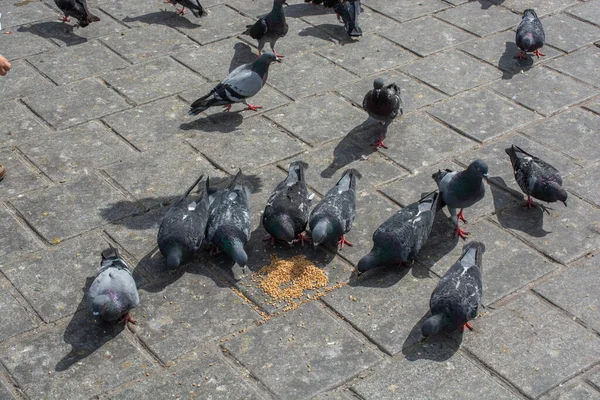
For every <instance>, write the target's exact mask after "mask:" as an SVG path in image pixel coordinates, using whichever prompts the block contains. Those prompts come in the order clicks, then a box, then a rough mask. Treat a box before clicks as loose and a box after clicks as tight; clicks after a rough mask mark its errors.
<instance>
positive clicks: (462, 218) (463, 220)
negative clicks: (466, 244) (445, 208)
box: [456, 208, 467, 223]
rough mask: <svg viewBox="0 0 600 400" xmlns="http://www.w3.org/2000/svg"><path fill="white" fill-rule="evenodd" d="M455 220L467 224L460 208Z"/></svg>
mask: <svg viewBox="0 0 600 400" xmlns="http://www.w3.org/2000/svg"><path fill="white" fill-rule="evenodd" d="M456 218H457V220H462V222H464V223H467V220H466V219H465V216H464V215H463V209H462V208H461V209H460V211H459V212H458V214H457V215H456Z"/></svg>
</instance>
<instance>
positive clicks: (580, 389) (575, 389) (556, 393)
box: [541, 383, 600, 400]
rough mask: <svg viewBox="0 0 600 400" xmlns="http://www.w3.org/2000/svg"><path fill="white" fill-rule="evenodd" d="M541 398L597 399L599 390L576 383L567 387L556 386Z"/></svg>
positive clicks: (559, 399) (558, 399)
mask: <svg viewBox="0 0 600 400" xmlns="http://www.w3.org/2000/svg"><path fill="white" fill-rule="evenodd" d="M541 399H544V400H545V399H557V400H599V399H600V392H598V391H596V390H594V389H592V388H591V387H589V386H587V385H585V384H582V383H578V384H576V385H574V386H571V387H568V388H560V387H559V388H557V389H555V390H553V391H551V392H550V393H548V394H547V395H545V396H543V397H541Z"/></svg>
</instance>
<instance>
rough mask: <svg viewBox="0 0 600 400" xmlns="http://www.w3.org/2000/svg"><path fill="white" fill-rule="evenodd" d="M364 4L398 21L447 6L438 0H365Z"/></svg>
mask: <svg viewBox="0 0 600 400" xmlns="http://www.w3.org/2000/svg"><path fill="white" fill-rule="evenodd" d="M364 4H365V5H367V6H369V7H371V8H374V9H375V10H377V11H379V12H380V13H382V14H386V15H388V16H390V17H392V18H394V19H397V20H398V21H406V20H409V19H413V18H417V17H420V16H422V15H426V14H431V13H434V12H437V11H440V10H443V9H445V8H448V5H447V4H445V3H444V2H442V1H439V0H422V1H419V2H416V3H412V2H411V3H400V2H391V3H390V2H388V1H386V0H367V1H365V2H364Z"/></svg>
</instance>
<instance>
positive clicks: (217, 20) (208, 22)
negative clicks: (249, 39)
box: [169, 5, 268, 45]
mask: <svg viewBox="0 0 600 400" xmlns="http://www.w3.org/2000/svg"><path fill="white" fill-rule="evenodd" d="M210 12H211V13H212V14H211V15H210V17H209V18H203V19H202V20H201V21H202V22H201V25H196V24H193V25H188V24H186V25H180V24H176V22H175V20H170V21H169V22H171V25H172V26H174V27H175V28H177V29H178V30H179V31H181V32H182V33H184V34H185V35H187V36H189V37H191V38H192V39H194V40H195V41H197V42H198V43H200V44H202V45H205V44H207V43H212V42H215V41H217V40H220V39H225V38H228V37H231V36H235V35H239V34H241V33H242V32H244V31H245V30H246V25H249V24H252V23H253V22H254V20H253V19H252V18H248V17H245V16H243V15H241V14H240V13H238V12H237V11H235V10H233V9H231V8H229V7H227V6H225V5H222V6H216V7H212V8H211V9H210ZM267 12H268V11H267Z"/></svg>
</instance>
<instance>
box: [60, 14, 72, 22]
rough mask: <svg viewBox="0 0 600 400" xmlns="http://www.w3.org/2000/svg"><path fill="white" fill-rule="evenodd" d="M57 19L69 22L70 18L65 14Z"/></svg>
mask: <svg viewBox="0 0 600 400" xmlns="http://www.w3.org/2000/svg"><path fill="white" fill-rule="evenodd" d="M58 20H59V21H62V22H71V18H69V17H68V16H66V15H65V16H64V17H62V18H59V19H58Z"/></svg>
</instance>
